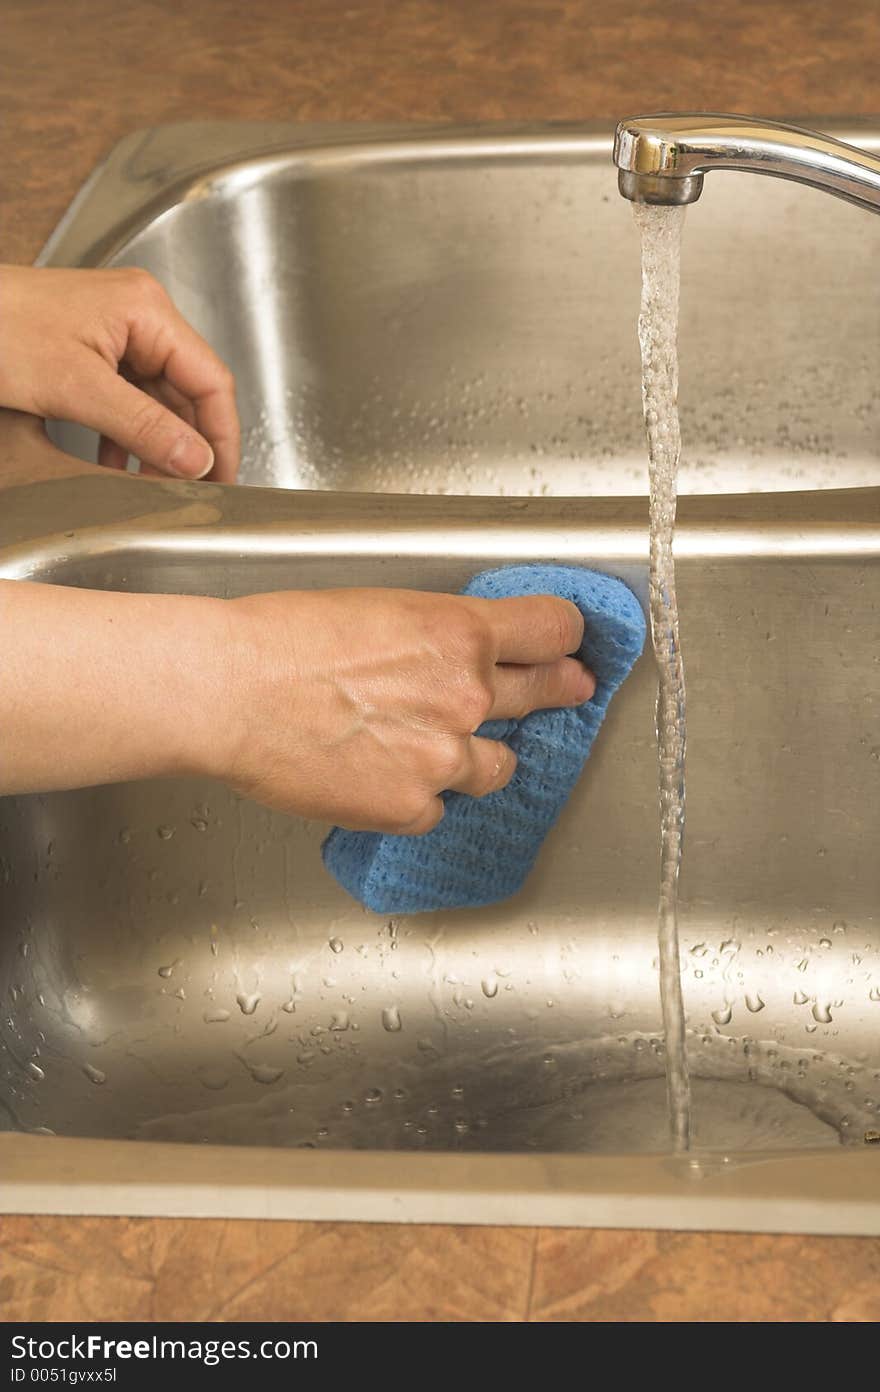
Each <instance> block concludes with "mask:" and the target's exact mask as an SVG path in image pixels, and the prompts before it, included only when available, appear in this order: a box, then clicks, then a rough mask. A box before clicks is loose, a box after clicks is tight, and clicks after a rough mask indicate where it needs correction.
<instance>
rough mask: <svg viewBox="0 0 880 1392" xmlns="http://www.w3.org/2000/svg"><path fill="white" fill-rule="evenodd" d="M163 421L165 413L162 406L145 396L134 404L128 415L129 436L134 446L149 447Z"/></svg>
mask: <svg viewBox="0 0 880 1392" xmlns="http://www.w3.org/2000/svg"><path fill="white" fill-rule="evenodd" d="M164 423H165V414H164V412H163V411H162V408H161V407H160V406H157V405H156V403H155V402H154V401H151V400H150V398H149V397H147V396H145V397H144V399H143V402H142V403H140V404H139V405H137V406H135V408H134V410H133V411H132V413H131V415H130V416H129V426H130V431H131V438H132V442H133V444H134V445H135V447H138V446H141V447H149V446H150V445H151V444H152V443H153V442H154V441H155V439H156V437H157V435H158V434H159V433H160V431H161V428H162V426H163V425H164Z"/></svg>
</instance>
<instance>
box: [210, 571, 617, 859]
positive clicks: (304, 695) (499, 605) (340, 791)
mask: <svg viewBox="0 0 880 1392" xmlns="http://www.w3.org/2000/svg"><path fill="white" fill-rule="evenodd" d="M227 608H228V613H229V621H230V632H229V640H228V646H227V649H226V651H227V653H228V655H229V676H228V689H227V691H226V694H225V696H224V698H223V702H222V709H223V710H224V711H225V720H224V727H223V735H222V738H219V739H215V741H214V744H213V751H214V764H213V767H212V768H211V769H210V770H208V771H209V772H212V773H213V774H214V775H215V776H217V777H220V778H222V779H223V780H224V781H226V782H229V783H231V784H232V786H233V787H234V788H236V789H237V790H238V791H239V792H242V793H244V794H245V795H246V796H248V797H251V798H254V799H256V800H257V801H258V802H262V803H265V804H267V805H268V806H270V807H274V808H278V809H280V810H281V811H284V812H295V813H299V814H300V815H303V816H307V817H316V818H320V819H321V820H324V821H331V822H337V823H340V824H341V825H343V826H346V827H350V828H352V829H366V830H371V831H390V832H396V833H399V834H403V835H421V834H422V833H424V832H426V831H429V830H430V829H431V828H432V827H433V826H436V824H437V823H438V822H439V821H440V819H441V818H442V816H443V801H442V799H441V797H440V796H439V794H440V793H441V792H443V791H446V790H455V791H458V792H462V793H469V794H471V795H472V796H475V797H482V796H483V795H484V794H486V793H491V792H494V791H496V790H497V789H499V788H503V787H504V786H505V785H506V784H507V783H508V782H509V781H510V779H511V778H512V776H513V772H514V769H515V767H516V757H515V755H514V754H513V752H512V751H511V750H510V749H509V748H508V746H507V745H505V744H503V743H501V742H498V741H494V740H489V739H485V738H481V737H480V738H478V737H476V736H475V734H474V731H475V730H477V729H478V727H479V726H480V725H481V724H482V723H483V721H484V720H489V719H509V718H520V717H522V716H524V715H527V714H528V713H529V712H530V711H533V710H539V709H544V708H550V707H560V706H574V705H580V704H581V702H583V701H586V700H589V698H590V697H591V696H592V695H593V692H594V691H595V685H596V684H595V680H594V678H593V677H592V675H591V674H590V673H589V672H587V671H586V669H585V668H584V667H583V665H582V664H581V663H580V662H579V661H577V660H576V659H574V658H572V657H570V656H567V654H570V653H572V652H575V651H577V649H578V647H579V646H580V643H581V641H582V638H583V618H582V616H581V614H580V612H579V611H578V609H577V608H576V607H575V605H574V604H571V603H569V602H568V601H567V600H563V599H558V598H555V597H554V596H550V595H542V596H530V597H527V598H519V599H494V600H489V599H475V598H472V597H468V596H458V595H446V594H423V593H418V592H415V591H410V590H366V589H364V590H323V591H321V590H317V591H297V592H290V593H278V594H263V595H253V596H250V597H248V598H245V599H238V600H232V601H230V602H229V603H228V605H227Z"/></svg>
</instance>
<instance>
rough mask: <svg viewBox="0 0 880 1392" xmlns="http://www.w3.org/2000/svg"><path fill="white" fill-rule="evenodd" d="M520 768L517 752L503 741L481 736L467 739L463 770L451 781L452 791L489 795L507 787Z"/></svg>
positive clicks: (472, 794)
mask: <svg viewBox="0 0 880 1392" xmlns="http://www.w3.org/2000/svg"><path fill="white" fill-rule="evenodd" d="M515 769H516V755H515V754H514V752H513V750H512V749H510V748H508V746H507V745H506V744H502V743H501V742H500V741H499V740H489V739H480V738H479V737H478V736H477V735H471V737H470V738H469V739H468V740H467V741H466V742H465V747H464V757H463V760H462V766H461V771H460V772H459V773H458V774H457V775H456V776H455V777H454V778H453V779H452V781H451V782H450V785H449V787H450V791H452V792H456V793H468V794H469V795H470V796H471V797H485V796H486V795H487V793H497V792H498V790H499V788H506V787H507V785H508V783H509V782H510V780H511V778H512V777H513V775H514V771H515Z"/></svg>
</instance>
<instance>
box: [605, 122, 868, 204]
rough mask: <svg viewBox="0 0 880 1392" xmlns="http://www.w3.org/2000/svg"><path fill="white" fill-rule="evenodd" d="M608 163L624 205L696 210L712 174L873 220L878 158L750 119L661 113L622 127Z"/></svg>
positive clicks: (817, 135)
mask: <svg viewBox="0 0 880 1392" xmlns="http://www.w3.org/2000/svg"><path fill="white" fill-rule="evenodd" d="M614 163H615V164H616V165H617V167H618V170H619V174H618V184H619V187H620V192H621V193H622V194H623V196H624V197H625V198H629V199H631V200H633V201H634V202H644V203H659V204H669V205H671V204H679V203H693V202H695V201H696V200H697V199H698V198H699V196H700V194H701V193H702V189H703V176H704V175H705V174H707V173H709V172H710V171H711V170H713V169H742V170H749V171H751V172H752V173H755V174H772V175H775V176H776V177H777V178H780V179H794V180H796V181H797V182H798V183H802V184H809V185H811V186H812V187H813V188H818V189H824V190H825V192H826V193H832V194H834V195H835V196H836V197H838V198H845V199H846V200H847V201H848V202H850V203H855V204H857V205H858V206H859V207H861V208H867V209H869V210H870V211H872V212H880V158H878V156H877V155H874V154H871V153H869V152H868V151H867V150H860V149H858V148H857V147H856V146H855V145H846V144H844V143H843V141H841V140H835V139H833V138H832V137H831V136H828V135H822V134H820V133H819V132H818V131H809V130H804V129H802V128H801V127H800V126H789V125H783V124H782V123H781V122H778V121H764V120H760V119H759V118H756V117H752V116H727V115H721V114H718V113H713V112H678V113H661V114H659V115H656V116H636V117H631V118H629V119H627V120H625V121H621V122H620V124H619V125H618V127H617V131H616V133H615V137H614Z"/></svg>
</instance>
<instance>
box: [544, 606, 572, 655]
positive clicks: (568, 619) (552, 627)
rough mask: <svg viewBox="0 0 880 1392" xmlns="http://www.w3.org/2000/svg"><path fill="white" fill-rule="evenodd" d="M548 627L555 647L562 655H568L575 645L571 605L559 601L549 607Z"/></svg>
mask: <svg viewBox="0 0 880 1392" xmlns="http://www.w3.org/2000/svg"><path fill="white" fill-rule="evenodd" d="M547 627H548V629H549V631H550V634H551V635H552V638H553V642H554V646H555V647H557V648H558V649H559V652H560V653H567V652H568V651H569V649H570V648H571V647H572V646H573V643H574V624H573V622H572V615H571V612H570V608H569V605H567V604H560V603H559V602H558V600H554V601H553V603H552V604H551V605H550V606H548V613H547Z"/></svg>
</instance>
